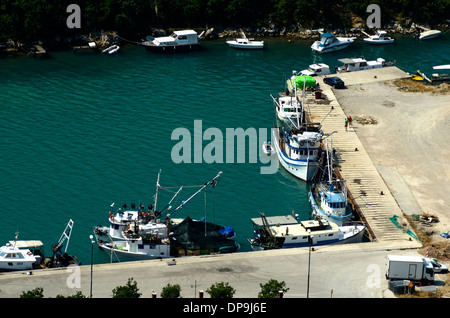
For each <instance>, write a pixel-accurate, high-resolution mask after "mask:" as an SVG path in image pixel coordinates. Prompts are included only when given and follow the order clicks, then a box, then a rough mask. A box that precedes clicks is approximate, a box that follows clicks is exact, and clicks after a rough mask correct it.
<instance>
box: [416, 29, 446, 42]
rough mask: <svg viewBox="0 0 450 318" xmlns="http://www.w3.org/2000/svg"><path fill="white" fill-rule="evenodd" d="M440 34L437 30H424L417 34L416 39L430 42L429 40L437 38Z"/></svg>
mask: <svg viewBox="0 0 450 318" xmlns="http://www.w3.org/2000/svg"><path fill="white" fill-rule="evenodd" d="M441 34H442V31H439V30H426V31H423V32H419V34H417V35H416V37H417V38H418V39H419V40H430V39H434V38H437V37H438V36H440V35H441Z"/></svg>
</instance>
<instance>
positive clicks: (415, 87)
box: [393, 78, 450, 95]
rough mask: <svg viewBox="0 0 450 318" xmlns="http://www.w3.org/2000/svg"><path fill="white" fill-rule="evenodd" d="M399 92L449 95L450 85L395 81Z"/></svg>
mask: <svg viewBox="0 0 450 318" xmlns="http://www.w3.org/2000/svg"><path fill="white" fill-rule="evenodd" d="M393 84H394V86H395V87H397V89H398V90H399V91H402V92H410V93H431V94H433V95H447V94H449V93H450V84H449V83H441V84H439V85H437V84H435V85H433V84H429V83H427V82H426V81H415V80H413V79H412V78H400V79H396V80H394V81H393Z"/></svg>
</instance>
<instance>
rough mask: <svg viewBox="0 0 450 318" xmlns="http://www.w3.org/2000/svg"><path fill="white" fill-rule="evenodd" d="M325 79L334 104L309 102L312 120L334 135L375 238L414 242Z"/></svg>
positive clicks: (365, 74) (361, 75)
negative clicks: (400, 225) (395, 219)
mask: <svg viewBox="0 0 450 318" xmlns="http://www.w3.org/2000/svg"><path fill="white" fill-rule="evenodd" d="M329 76H332V75H329ZM338 76H339V78H341V79H342V80H343V81H344V82H345V84H346V86H349V85H354V84H367V83H373V82H377V81H386V80H394V79H398V78H406V77H409V75H408V74H407V73H405V72H403V71H402V70H400V69H399V68H397V67H385V68H382V69H373V70H366V71H358V72H351V73H342V74H338ZM323 78H324V77H323V76H320V77H317V78H316V80H317V82H318V83H319V85H320V87H321V89H322V94H323V95H324V96H323V97H324V98H326V99H327V100H328V101H329V102H330V103H329V104H328V103H322V102H320V100H319V101H318V100H315V99H308V100H306V104H307V107H309V110H310V120H311V121H314V122H320V123H322V128H323V131H324V134H325V135H327V134H329V135H331V134H332V136H331V137H330V138H332V145H333V148H334V149H336V155H337V160H338V162H337V164H338V170H339V173H340V175H341V177H342V178H343V179H344V180H345V181H346V182H347V187H348V190H349V192H350V193H351V196H352V198H353V200H354V203H356V204H357V206H358V207H359V210H360V213H361V217H362V219H363V220H364V221H365V222H366V225H367V226H368V228H369V232H370V234H371V236H372V239H374V240H376V241H378V242H386V241H392V242H394V241H404V240H410V239H413V238H412V237H411V236H410V235H408V234H406V233H405V231H404V229H400V228H398V227H397V226H396V225H395V224H394V223H393V222H392V221H391V219H390V218H392V217H393V216H394V215H397V216H399V217H400V220H401V216H402V215H403V212H402V210H401V209H400V207H399V205H398V204H397V202H396V200H395V198H394V197H393V196H392V194H391V192H390V190H389V188H388V187H387V185H386V183H385V182H384V180H383V178H382V177H381V176H380V174H379V173H378V171H377V169H376V168H375V166H374V165H373V163H372V160H371V159H370V157H369V155H368V154H367V152H366V150H365V149H364V146H363V144H362V143H361V142H360V140H359V139H358V136H357V134H356V128H355V126H354V123H353V125H351V126H350V127H349V128H348V129H347V130H346V129H345V120H346V118H347V117H348V115H347V114H345V113H344V111H343V110H342V108H341V106H340V105H339V103H338V101H337V99H336V97H335V95H334V93H333V90H332V88H331V87H330V86H329V85H327V84H324V83H323ZM380 138H382V136H380ZM403 221H404V222H406V221H405V220H403ZM403 221H402V222H401V223H403ZM417 246H418V247H419V246H420V245H419V244H418V245H417Z"/></svg>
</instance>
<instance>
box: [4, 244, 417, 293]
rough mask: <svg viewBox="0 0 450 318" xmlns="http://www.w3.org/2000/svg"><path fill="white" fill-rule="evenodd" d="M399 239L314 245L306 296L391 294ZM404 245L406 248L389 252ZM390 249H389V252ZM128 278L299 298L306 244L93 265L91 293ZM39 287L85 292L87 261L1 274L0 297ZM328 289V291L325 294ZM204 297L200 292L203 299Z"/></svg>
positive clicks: (149, 286)
mask: <svg viewBox="0 0 450 318" xmlns="http://www.w3.org/2000/svg"><path fill="white" fill-rule="evenodd" d="M414 246H415V244H411V242H408V241H406V240H405V242H403V243H400V244H399V243H398V242H396V245H395V246H394V245H392V244H391V243H389V244H387V243H384V244H383V243H360V244H348V245H336V246H323V247H316V248H315V251H313V252H312V253H311V271H310V290H309V297H311V298H315V297H325V298H327V297H331V296H333V297H335V298H336V297H338V298H348V297H352V298H381V297H393V294H392V293H391V292H390V291H389V290H388V284H387V281H386V280H385V278H384V268H385V260H386V255H388V254H416V253H417V252H416V250H415V249H409V248H410V247H414ZM399 248H406V250H395V249H399ZM392 249H394V251H392ZM130 277H133V278H134V279H135V280H136V282H137V286H138V288H139V292H141V293H142V297H151V296H152V291H154V292H156V294H160V293H161V290H162V288H163V287H164V286H166V285H167V284H168V283H170V284H179V285H180V286H181V289H182V291H181V296H182V297H183V298H194V297H195V296H196V295H198V292H199V290H204V291H206V290H207V289H208V288H209V287H210V286H211V285H212V284H214V283H216V282H221V281H224V282H229V284H230V285H231V286H232V287H234V288H235V289H236V294H235V298H237V297H239V298H256V297H257V294H258V292H259V291H260V285H259V284H261V283H263V284H264V283H266V282H267V281H268V280H269V279H276V280H278V281H284V282H285V283H286V285H287V287H288V288H289V291H288V292H287V293H286V294H285V298H304V297H306V292H307V277H308V248H297V249H283V250H272V251H261V252H246V253H236V254H227V255H215V256H195V257H185V258H177V259H176V264H175V265H168V260H152V261H142V262H141V261H140V262H128V263H115V264H103V265H94V266H93V284H92V285H93V297H94V298H110V297H111V296H112V290H113V289H114V288H115V287H117V286H122V285H125V284H126V282H127V280H128V278H130ZM36 287H42V288H43V289H44V296H45V297H55V296H56V295H64V296H69V295H73V294H75V293H76V292H77V291H81V292H82V293H83V295H85V296H89V293H90V265H84V266H80V267H76V270H73V271H68V269H66V268H63V269H49V270H36V271H34V272H33V274H32V275H27V274H26V272H20V273H2V274H1V275H0V297H3V298H5V297H11V298H13V297H19V295H20V294H21V293H22V292H23V291H28V290H31V289H34V288H36ZM332 292H333V294H331V293H332ZM207 297H209V295H208V294H207V293H206V292H205V298H207Z"/></svg>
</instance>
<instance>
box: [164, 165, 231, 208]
mask: <svg viewBox="0 0 450 318" xmlns="http://www.w3.org/2000/svg"><path fill="white" fill-rule="evenodd" d="M221 175H222V171H219V173H218V174H217V175H216V176H215V177H214V178H213V179H212V180H210V181H208V182H207V183H205V184H204V185H203V186H202V187H201V188H200V189H199V190H198V191H197V192H195V193H194V194H193V195H191V196H190V197H189V198H188V199H187V200H185V201H182V202H181V204H180V205H179V206H178V207H177V208H176V209H175V210H173V211H172V212H171V213H170V214H169V215H168V217H170V216H171V215H172V214H174V213H175V212H176V211H178V210H179V209H181V208H182V207H183V206H184V205H185V204H186V203H188V202H189V201H190V200H192V199H193V198H194V197H195V196H196V195H197V194H199V193H200V192H202V191H203V190H204V189H205V188H206V187H207V186H208V185H211V186H212V187H213V188H214V187H215V186H216V185H217V182H218V179H219V178H220V176H221Z"/></svg>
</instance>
